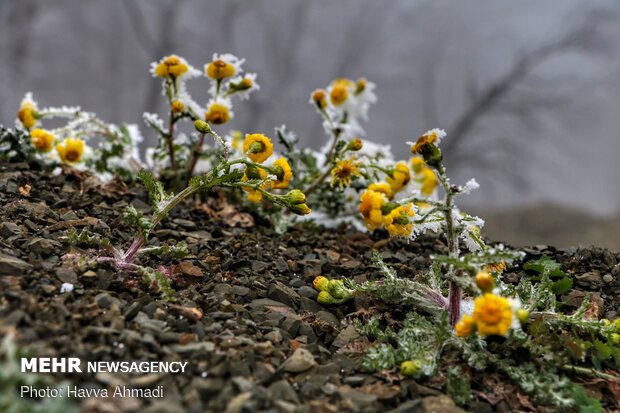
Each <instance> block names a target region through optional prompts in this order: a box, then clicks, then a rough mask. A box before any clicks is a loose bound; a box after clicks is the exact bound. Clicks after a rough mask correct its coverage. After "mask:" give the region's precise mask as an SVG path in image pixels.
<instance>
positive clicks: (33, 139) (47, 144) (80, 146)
mask: <svg viewBox="0 0 620 413" xmlns="http://www.w3.org/2000/svg"><path fill="white" fill-rule="evenodd" d="M55 141H56V138H55V137H54V135H53V134H52V133H51V132H50V131H48V130H46V129H40V128H36V129H32V130H31V131H30V144H31V145H32V146H33V147H34V148H35V149H36V150H37V151H39V152H43V153H48V152H50V151H51V150H52V149H54V148H55V149H56V153H57V154H58V158H59V159H60V161H61V162H63V163H77V162H79V161H80V160H81V159H82V156H83V155H84V149H85V146H86V145H85V143H84V141H83V140H82V139H77V138H67V139H65V140H64V142H62V143H57V144H56V145H55V146H54V142H55Z"/></svg>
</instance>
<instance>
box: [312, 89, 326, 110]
mask: <svg viewBox="0 0 620 413" xmlns="http://www.w3.org/2000/svg"><path fill="white" fill-rule="evenodd" d="M310 100H311V101H312V102H314V104H315V105H316V106H317V107H318V108H319V109H321V110H323V109H325V108H326V107H327V94H326V93H325V90H323V89H316V90H315V91H314V92H312V95H311V97H310Z"/></svg>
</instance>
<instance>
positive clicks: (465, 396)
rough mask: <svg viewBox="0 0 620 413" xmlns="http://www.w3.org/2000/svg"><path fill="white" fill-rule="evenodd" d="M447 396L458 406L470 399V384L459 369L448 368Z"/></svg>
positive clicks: (455, 367)
mask: <svg viewBox="0 0 620 413" xmlns="http://www.w3.org/2000/svg"><path fill="white" fill-rule="evenodd" d="M446 387H447V390H448V395H449V396H450V397H451V398H452V400H454V402H455V403H456V404H458V405H459V406H463V405H465V404H467V403H468V402H469V400H470V399H471V382H470V380H469V376H468V375H467V374H465V372H464V371H463V370H462V369H461V368H460V367H459V366H454V367H448V382H447V384H446Z"/></svg>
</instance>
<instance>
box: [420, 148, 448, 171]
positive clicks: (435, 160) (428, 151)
mask: <svg viewBox="0 0 620 413" xmlns="http://www.w3.org/2000/svg"><path fill="white" fill-rule="evenodd" d="M422 156H423V157H424V161H425V162H426V164H427V165H429V166H432V167H433V168H435V169H439V167H441V161H442V160H443V155H442V153H441V150H439V148H438V147H436V146H435V145H433V144H432V143H431V144H428V145H426V146H424V148H423V149H422Z"/></svg>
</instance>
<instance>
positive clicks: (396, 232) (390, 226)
mask: <svg viewBox="0 0 620 413" xmlns="http://www.w3.org/2000/svg"><path fill="white" fill-rule="evenodd" d="M412 208H413V204H407V205H400V206H398V207H396V208H394V209H393V210H391V211H390V212H389V213H388V214H387V215H386V216H385V217H384V218H383V219H384V222H385V229H386V230H387V232H389V234H390V235H391V236H393V237H405V238H406V237H408V236H410V235H411V231H412V229H413V223H412V222H411V217H413V215H414V212H413V210H412Z"/></svg>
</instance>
